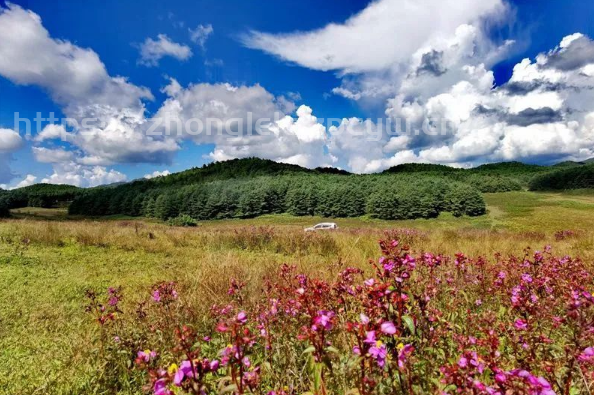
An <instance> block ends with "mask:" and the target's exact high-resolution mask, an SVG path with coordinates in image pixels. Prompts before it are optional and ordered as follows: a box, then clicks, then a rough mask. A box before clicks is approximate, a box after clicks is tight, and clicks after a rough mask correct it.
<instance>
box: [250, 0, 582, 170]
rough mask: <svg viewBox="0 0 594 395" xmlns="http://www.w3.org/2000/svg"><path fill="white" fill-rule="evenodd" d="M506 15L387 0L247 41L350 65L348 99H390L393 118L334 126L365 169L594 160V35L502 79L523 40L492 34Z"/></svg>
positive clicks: (326, 65)
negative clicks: (500, 67) (496, 70)
mask: <svg viewBox="0 0 594 395" xmlns="http://www.w3.org/2000/svg"><path fill="white" fill-rule="evenodd" d="M413 3H414V4H413ZM427 10H432V12H427ZM505 14H506V6H505V5H504V3H503V2H502V1H495V0H493V1H486V2H470V1H463V2H459V1H455V2H454V1H449V0H448V1H445V2H444V1H439V2H437V1H433V0H425V1H423V4H422V6H419V5H418V1H415V2H413V1H412V0H410V1H408V0H406V1H404V2H402V1H395V0H394V1H391V0H379V1H376V2H373V3H371V4H370V5H369V6H368V7H367V8H366V9H365V10H363V11H362V12H360V13H359V14H357V15H355V16H353V17H351V18H350V19H349V20H347V21H346V22H345V23H342V24H330V25H328V26H326V27H324V28H322V29H318V30H314V31H309V32H298V33H290V34H266V33H261V32H251V33H250V34H248V35H246V36H245V37H244V38H243V41H244V43H245V44H246V45H247V46H249V47H252V48H257V49H261V50H264V51H266V52H268V53H271V54H273V55H276V56H278V57H280V58H282V59H284V60H288V61H291V62H295V63H297V64H299V65H301V66H304V67H308V68H312V69H316V70H337V71H339V72H340V76H341V77H342V84H341V86H339V87H337V88H335V89H334V90H333V93H335V94H337V95H341V96H344V97H346V98H348V99H351V100H356V101H358V100H368V101H373V100H375V101H376V103H378V102H380V103H381V102H382V101H384V100H385V103H386V105H385V114H386V115H387V117H388V120H389V121H391V122H392V124H391V125H389V126H388V125H387V124H384V122H385V120H383V121H384V122H382V123H380V122H377V121H376V122H374V121H371V120H366V121H364V120H361V119H357V118H352V119H345V120H343V121H342V122H341V124H340V125H338V126H333V127H331V128H330V129H329V132H330V137H329V139H328V152H329V153H330V155H332V156H333V157H335V158H338V163H339V164H342V163H344V164H346V165H347V166H348V167H350V168H351V169H352V170H353V171H355V172H374V171H380V170H383V169H385V168H387V167H390V166H394V165H397V164H401V163H407V162H431V163H446V164H450V165H453V166H470V165H474V164H478V163H483V162H489V161H500V160H525V161H537V162H540V163H543V162H544V163H547V162H554V161H557V160H564V159H585V158H588V157H591V156H594V145H593V144H592V143H593V142H594V128H593V127H592V126H594V125H593V123H592V121H593V120H594V105H593V104H592V103H594V41H592V40H591V39H590V38H588V37H586V36H584V35H582V34H579V33H576V34H573V35H570V36H567V37H565V38H563V39H562V40H561V42H560V44H559V46H558V47H556V48H554V49H552V50H551V51H549V52H547V53H543V54H540V55H538V56H537V57H536V59H535V60H534V61H532V60H530V59H524V60H523V61H521V62H520V63H518V64H517V65H516V66H515V67H514V70H513V75H512V77H511V78H510V80H509V81H508V82H507V83H505V84H502V85H501V86H495V79H494V75H493V72H492V71H491V68H492V66H494V65H495V64H496V63H497V62H499V61H500V60H501V59H503V58H504V57H505V56H506V55H507V54H508V53H509V52H510V50H511V49H512V47H513V44H514V43H513V41H511V40H506V41H500V42H494V41H493V40H492V39H491V38H490V37H489V35H488V34H487V33H486V31H488V27H489V26H490V25H493V24H494V23H498V22H499V21H501V17H502V16H503V15H505ZM381 42H383V43H386V44H384V45H379V46H378V45H377V43H381ZM386 99H387V100H386Z"/></svg>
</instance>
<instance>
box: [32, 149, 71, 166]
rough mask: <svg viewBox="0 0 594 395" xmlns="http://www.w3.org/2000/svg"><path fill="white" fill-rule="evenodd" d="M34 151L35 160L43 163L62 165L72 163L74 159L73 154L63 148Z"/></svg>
mask: <svg viewBox="0 0 594 395" xmlns="http://www.w3.org/2000/svg"><path fill="white" fill-rule="evenodd" d="M32 149H33V156H35V160H36V161H38V162H42V163H62V162H68V161H71V160H73V158H74V153H73V152H71V151H66V150H64V149H62V148H55V149H50V148H44V147H33V148H32Z"/></svg>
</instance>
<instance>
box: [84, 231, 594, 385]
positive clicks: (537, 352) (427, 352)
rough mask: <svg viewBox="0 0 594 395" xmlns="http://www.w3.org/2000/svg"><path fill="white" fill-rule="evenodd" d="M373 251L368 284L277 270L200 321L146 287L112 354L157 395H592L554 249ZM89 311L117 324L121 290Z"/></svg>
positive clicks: (582, 330) (593, 380)
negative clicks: (257, 293) (258, 288)
mask: <svg viewBox="0 0 594 395" xmlns="http://www.w3.org/2000/svg"><path fill="white" fill-rule="evenodd" d="M414 237H417V236H416V235H414ZM379 245H380V249H381V257H380V258H379V259H377V260H372V261H371V262H370V267H369V268H368V270H362V269H359V268H348V267H346V268H345V267H341V268H340V271H339V273H338V276H337V277H336V279H335V280H333V281H328V280H327V279H321V278H316V277H315V276H308V275H305V274H302V273H299V272H298V270H297V267H296V266H290V265H283V266H281V267H280V269H279V270H278V272H276V273H272V274H270V275H269V276H268V277H267V278H266V279H265V281H264V284H265V285H264V288H263V289H262V292H261V297H259V298H253V295H251V296H252V297H248V296H249V295H246V288H245V285H246V284H245V283H244V282H241V281H239V280H231V283H230V286H229V288H228V292H227V300H223V301H222V303H221V304H217V305H215V306H212V308H211V315H210V317H204V316H198V315H197V314H194V313H193V312H192V311H193V310H192V306H191V304H190V303H188V302H187V301H184V300H182V299H183V293H182V294H181V295H178V292H177V285H176V284H175V283H171V282H162V283H159V284H156V285H155V286H154V287H152V288H151V291H150V297H148V300H147V301H146V302H143V303H142V304H141V306H140V308H139V309H138V311H137V314H136V315H135V316H134V315H131V316H130V317H129V318H128V319H129V320H130V321H132V322H130V323H129V324H127V325H124V326H122V327H121V333H118V334H117V336H118V337H119V338H121V341H120V343H119V344H121V345H122V348H124V346H125V347H127V348H125V349H126V350H128V352H129V358H130V359H131V360H133V361H134V363H133V366H134V368H133V369H134V371H136V372H138V374H142V375H143V377H144V380H145V382H147V383H148V384H147V385H146V387H145V389H146V390H147V392H151V393H153V394H155V395H171V394H183V393H187V394H215V393H227V394H248V393H265V394H269V395H289V394H302V393H311V394H313V395H326V394H359V395H370V394H387V393H390V394H406V395H410V394H442V395H445V394H452V395H453V394H472V395H482V394H488V395H510V394H518V395H553V394H560V395H573V394H589V393H591V391H592V389H593V386H594V296H593V295H592V291H593V290H594V276H593V275H594V273H593V271H592V268H591V267H588V266H587V265H586V264H584V262H582V261H580V260H579V259H573V258H570V257H555V256H553V255H552V254H551V249H550V247H545V249H544V250H543V251H542V252H541V251H535V252H532V251H531V250H529V249H527V250H526V251H525V254H524V255H523V256H521V257H516V256H510V257H507V258H503V257H502V256H501V255H499V254H496V255H495V259H494V260H489V259H486V258H484V257H477V258H472V257H469V256H466V255H464V254H462V253H459V254H456V255H455V256H453V257H448V256H443V255H440V254H434V253H430V252H421V253H413V252H412V251H411V250H410V248H409V247H408V246H407V245H405V244H402V243H401V242H399V241H398V240H384V241H380V243H379ZM369 273H372V274H371V275H370V274H369ZM89 298H90V300H91V303H90V305H89V309H88V310H89V311H90V312H92V313H93V314H94V316H95V317H96V319H97V321H98V322H99V323H100V324H101V325H102V326H103V325H105V323H106V322H111V321H112V320H113V319H114V317H116V316H117V315H118V314H120V315H121V314H122V312H121V310H120V309H119V308H118V302H119V300H120V299H121V292H120V290H116V289H110V290H109V291H108V295H107V299H108V302H107V303H100V302H99V301H98V297H97V295H95V293H92V292H90V293H89ZM139 312H140V313H139ZM132 326H133V327H134V328H135V330H134V331H132V330H128V331H126V330H125V329H126V328H130V327H132ZM138 328H140V329H138ZM121 351H122V350H121V349H120V352H121Z"/></svg>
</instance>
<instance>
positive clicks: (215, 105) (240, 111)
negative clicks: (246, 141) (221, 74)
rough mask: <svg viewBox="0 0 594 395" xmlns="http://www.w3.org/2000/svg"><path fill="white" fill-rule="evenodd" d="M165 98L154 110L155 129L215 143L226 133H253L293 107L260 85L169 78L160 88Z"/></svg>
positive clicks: (235, 135) (229, 134)
mask: <svg viewBox="0 0 594 395" xmlns="http://www.w3.org/2000/svg"><path fill="white" fill-rule="evenodd" d="M163 92H165V93H167V94H168V95H169V98H168V99H167V100H166V101H165V102H164V103H163V105H162V106H161V108H160V109H159V110H158V111H157V113H156V114H155V117H154V120H155V121H156V122H159V127H158V128H157V129H156V130H155V132H159V133H163V134H165V135H168V136H176V137H178V138H185V139H190V140H192V141H194V142H196V143H200V144H202V143H216V142H218V141H220V140H222V139H227V138H229V137H243V136H244V135H248V134H254V133H256V130H257V129H258V128H259V126H261V125H266V124H269V123H271V122H273V121H274V120H275V119H280V118H281V117H283V116H284V114H285V113H287V112H291V111H293V109H294V104H293V103H292V102H290V101H288V100H287V99H285V98H284V97H278V98H276V97H274V96H273V95H272V94H271V93H270V92H268V91H267V90H266V89H264V88H263V87H261V86H260V85H254V86H239V87H238V86H232V85H230V84H191V85H189V86H188V87H187V88H182V87H181V86H180V84H179V83H178V82H177V81H176V80H174V79H171V81H170V83H169V85H167V86H166V87H165V88H163Z"/></svg>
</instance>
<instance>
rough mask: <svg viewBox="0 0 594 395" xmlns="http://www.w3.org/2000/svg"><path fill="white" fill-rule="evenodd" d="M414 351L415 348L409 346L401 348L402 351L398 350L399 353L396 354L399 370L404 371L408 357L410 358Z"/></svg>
mask: <svg viewBox="0 0 594 395" xmlns="http://www.w3.org/2000/svg"><path fill="white" fill-rule="evenodd" d="M414 350H415V348H414V347H413V346H411V345H410V344H407V345H405V346H404V347H402V350H400V353H399V354H398V367H399V368H400V369H404V366H405V365H406V361H407V360H408V357H409V356H410V354H412V352H413V351H414Z"/></svg>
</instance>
